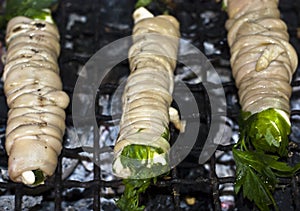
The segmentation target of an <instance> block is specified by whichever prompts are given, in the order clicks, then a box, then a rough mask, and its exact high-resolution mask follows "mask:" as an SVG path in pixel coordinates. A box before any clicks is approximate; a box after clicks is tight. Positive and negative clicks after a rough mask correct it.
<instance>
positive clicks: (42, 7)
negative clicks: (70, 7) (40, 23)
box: [0, 0, 57, 28]
mask: <svg viewBox="0 0 300 211" xmlns="http://www.w3.org/2000/svg"><path fill="white" fill-rule="evenodd" d="M56 4H57V0H6V6H5V12H4V15H3V16H1V17H0V26H1V27H2V28H3V27H5V25H6V23H7V22H8V21H9V20H10V19H12V18H13V17H16V16H26V17H28V18H33V19H39V20H46V18H47V17H49V15H50V16H51V14H50V12H51V9H53V8H54V7H55V5H56Z"/></svg>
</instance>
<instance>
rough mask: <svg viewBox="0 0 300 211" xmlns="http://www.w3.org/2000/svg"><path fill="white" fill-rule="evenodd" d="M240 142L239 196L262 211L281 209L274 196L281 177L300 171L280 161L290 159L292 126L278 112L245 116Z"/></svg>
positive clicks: (237, 147)
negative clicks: (271, 206)
mask: <svg viewBox="0 0 300 211" xmlns="http://www.w3.org/2000/svg"><path fill="white" fill-rule="evenodd" d="M240 121H241V122H240V139H239V141H238V143H237V144H236V145H235V146H234V147H233V150H232V152H233V156H234V160H235V163H236V181H235V192H236V193H239V192H240V191H241V190H242V191H243V196H244V197H246V198H248V199H249V200H251V201H254V203H255V204H256V205H257V207H258V208H259V209H260V210H269V206H270V205H273V206H274V207H275V209H278V208H277V205H276V202H275V200H274V198H273V196H272V192H273V191H274V189H275V187H276V185H277V183H278V180H277V177H290V176H292V175H294V174H295V173H296V171H298V170H299V169H300V163H299V164H297V165H295V166H293V167H292V166H289V165H288V164H287V163H286V162H283V161H279V160H281V159H283V158H284V157H286V156H287V153H288V150H287V146H288V135H289V133H290V125H289V124H288V123H287V122H286V120H285V119H284V118H283V117H282V116H281V114H280V113H278V112H277V111H276V110H275V109H267V110H264V111H261V112H260V113H257V114H253V115H250V114H249V113H248V112H247V113H246V112H243V113H242V118H241V120H240Z"/></svg>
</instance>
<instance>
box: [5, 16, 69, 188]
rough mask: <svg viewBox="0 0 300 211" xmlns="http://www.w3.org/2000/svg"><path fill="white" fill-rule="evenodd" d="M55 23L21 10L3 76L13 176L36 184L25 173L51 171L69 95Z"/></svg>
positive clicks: (10, 31) (11, 29) (10, 32)
mask: <svg viewBox="0 0 300 211" xmlns="http://www.w3.org/2000/svg"><path fill="white" fill-rule="evenodd" d="M59 39H60V38H59V32H58V29H57V27H56V26H55V25H54V24H51V23H49V22H47V21H41V20H33V19H30V18H27V17H22V16H18V17H15V18H13V19H11V20H10V21H9V23H8V25H7V31H6V45H7V55H6V59H5V63H6V64H5V68H4V73H3V76H2V79H3V81H4V92H5V95H6V97H7V104H8V106H9V112H8V120H7V128H6V143H5V147H6V151H7V154H8V155H9V162H8V172H9V176H10V178H11V180H13V181H15V182H23V183H25V184H29V185H32V184H30V183H28V181H26V179H24V177H23V176H22V174H23V173H24V172H28V171H34V170H41V171H42V172H43V174H44V176H45V177H46V176H51V175H52V174H53V173H54V171H55V169H56V165H57V157H58V155H59V154H60V152H61V149H62V144H61V142H62V137H63V135H64V131H65V111H64V109H65V108H66V107H67V106H68V104H69V97H68V95H67V94H66V93H65V92H63V91H62V82H61V79H60V77H59V67H58V64H57V58H58V56H59V53H60V44H59Z"/></svg>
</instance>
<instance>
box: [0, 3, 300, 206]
mask: <svg viewBox="0 0 300 211" xmlns="http://www.w3.org/2000/svg"><path fill="white" fill-rule="evenodd" d="M164 2H169V4H167V6H166V4H164V3H163V1H153V3H152V4H151V5H150V7H149V9H150V10H151V11H154V14H160V13H162V12H163V11H164V10H165V9H168V10H169V11H170V13H171V14H173V15H175V17H177V18H178V20H179V21H180V23H181V34H182V37H183V38H184V39H185V41H183V42H181V43H180V52H181V55H184V56H189V55H190V54H192V52H191V51H190V49H188V48H187V46H188V45H186V43H192V44H193V45H194V46H196V47H197V48H199V49H200V50H201V51H202V52H203V53H204V54H205V55H206V56H207V57H208V58H209V59H210V61H211V62H212V64H213V65H214V67H215V69H216V70H217V72H218V73H219V74H220V77H221V79H222V82H223V86H224V90H225V93H226V100H227V118H226V134H225V136H224V137H223V139H222V140H223V142H222V145H220V146H219V147H218V150H217V151H216V152H215V154H214V155H213V156H212V158H211V159H210V160H209V161H208V162H207V163H206V164H205V165H199V164H198V158H199V155H200V153H201V149H202V147H203V143H204V141H205V138H206V136H207V131H208V127H209V124H210V122H209V115H210V113H209V112H210V110H209V107H208V102H207V100H208V98H207V96H206V92H205V90H204V87H203V86H202V85H201V78H198V77H195V75H194V74H192V72H191V71H190V69H189V68H187V67H185V66H183V65H181V64H178V67H177V69H176V77H175V81H184V82H185V83H186V84H187V86H188V87H190V89H191V90H192V91H193V94H194V96H195V97H196V99H197V103H198V106H199V110H200V113H198V114H190V115H189V117H186V118H192V117H193V116H200V119H201V127H200V134H199V140H197V143H196V144H195V146H194V148H193V149H192V151H191V152H190V154H189V155H188V157H187V158H186V159H185V160H184V161H183V162H181V163H180V165H179V166H177V167H176V168H175V169H173V170H172V171H171V172H170V174H169V175H168V176H165V177H164V178H160V179H159V180H158V182H157V183H156V184H155V185H153V186H151V187H150V188H149V189H148V190H147V192H146V193H145V194H144V195H143V196H142V203H143V204H145V205H146V210H234V209H235V208H238V209H241V210H243V209H244V208H245V207H248V208H249V207H250V208H251V206H252V205H251V203H249V201H246V200H244V199H243V198H242V197H241V195H239V196H235V195H234V190H233V182H234V170H235V167H234V161H233V159H232V153H231V147H232V144H234V143H235V142H236V141H237V139H238V126H237V121H238V114H239V109H240V106H239V104H238V97H237V90H236V88H235V86H234V82H233V79H232V77H231V73H230V67H229V58H230V55H229V51H228V47H227V42H226V30H225V28H224V23H225V20H226V14H225V12H224V11H222V10H221V3H220V2H216V1H215V0H200V1H196V0H195V1H193V0H191V1H183V0H173V1H164ZM134 3H135V1H132V0H130V1H125V0H121V1H120V0H119V1H117V0H110V1H109V0H106V1H95V0H87V1H85V2H84V4H82V2H81V1H79V0H62V1H60V6H59V8H58V10H57V12H56V13H55V16H54V17H55V20H56V22H57V25H58V27H59V30H60V33H61V37H62V40H61V43H62V52H61V57H60V68H61V76H62V80H63V84H64V90H65V91H66V92H68V94H69V95H70V97H72V95H73V94H72V92H73V88H74V86H75V83H76V79H77V77H78V72H79V71H80V70H81V68H82V67H83V65H84V64H85V63H86V62H87V61H88V59H89V58H90V57H91V56H92V55H93V53H95V52H96V51H97V50H99V49H100V48H101V47H103V46H105V45H106V44H109V43H110V42H112V41H114V40H116V39H118V38H122V37H124V36H127V35H130V34H131V29H132V19H131V13H132V11H133V8H134ZM299 5H300V1H299V0H297V1H290V0H282V1H280V9H281V12H282V17H283V19H284V20H285V21H286V23H287V24H288V27H289V33H290V36H291V42H292V44H293V45H294V46H295V48H296V49H297V52H298V53H299V52H300V41H299V38H297V28H299V27H300V7H299ZM0 35H1V36H0V38H1V40H2V41H3V37H4V32H3V31H2V32H1V34H0ZM121 48H122V46H120V49H121ZM1 52H2V51H1ZM1 52H0V53H1ZM1 69H2V68H1ZM197 69H199V70H200V69H201V67H197ZM113 72H114V74H111V75H110V76H109V77H108V79H107V80H106V83H103V84H102V85H101V89H100V90H99V93H98V95H97V105H96V111H95V112H96V117H97V121H98V124H99V131H100V134H97V135H99V137H100V138H99V145H100V149H101V153H100V160H101V162H100V164H101V165H100V167H99V166H97V165H94V164H93V162H91V159H90V158H92V157H93V150H92V147H93V145H94V137H96V136H94V135H95V134H94V128H92V127H90V126H87V127H88V128H82V130H80V129H79V130H78V131H75V129H74V127H73V123H72V115H71V108H72V107H71V106H72V105H70V106H69V108H68V110H67V126H68V127H67V131H66V135H65V139H64V147H65V149H64V150H63V152H62V155H61V156H60V160H59V165H58V168H57V171H56V174H55V175H54V176H53V177H51V178H49V179H48V180H47V181H46V183H45V185H42V186H39V187H37V188H33V189H32V188H28V187H25V186H23V185H21V184H15V183H12V182H11V181H9V179H8V175H7V156H6V153H5V151H4V147H3V146H4V140H5V137H4V134H5V126H6V125H5V124H6V118H7V114H6V113H7V108H6V103H5V97H4V94H3V83H2V82H1V83H0V105H1V109H0V139H1V145H0V170H1V171H0V209H1V210H12V209H13V208H15V209H16V210H29V209H35V210H37V209H41V210H105V211H107V210H116V209H117V208H116V206H115V203H114V200H115V199H117V198H118V197H119V196H120V194H121V193H122V191H123V186H122V183H121V180H119V179H117V178H115V177H114V176H113V175H112V173H111V161H112V147H113V145H114V141H115V140H116V136H117V133H118V120H119V118H116V119H117V121H112V120H111V117H110V116H111V115H113V116H115V117H120V115H121V103H120V96H121V94H122V93H121V92H116V93H115V90H116V89H117V87H118V85H119V84H121V83H122V82H123V81H124V80H125V79H126V76H127V75H128V72H129V69H128V63H127V62H126V61H125V62H122V63H121V64H119V65H118V66H116V67H115V68H114V69H113ZM299 77H300V71H299V69H298V71H297V73H296V74H295V77H294V79H293V83H292V85H293V95H292V100H291V108H292V115H291V119H292V134H291V136H290V139H291V141H293V144H291V145H290V151H291V157H290V159H289V160H290V163H291V164H293V163H296V162H299V161H300V148H299V146H298V145H297V142H299V140H300V102H299V99H300V78H299ZM175 86H176V84H175ZM85 88H86V89H87V90H89V87H88V85H87V86H86V87H85ZM75 97H76V98H78V99H79V100H82V101H83V102H87V104H88V102H91V101H92V96H90V95H86V94H80V93H79V94H78V95H77V96H75ZM177 97H181V98H182V99H184V100H185V101H186V102H187V103H188V102H189V101H190V99H189V98H187V97H186V96H185V95H180V96H177ZM86 109H89V108H82V113H85V112H87V110H86ZM183 118H185V117H183ZM86 131H89V132H86ZM171 131H172V135H173V136H174V137H176V133H175V130H174V128H173V129H172V128H171ZM82 146H84V149H85V150H83V149H82ZM89 150H90V151H89ZM280 186H281V187H280V188H278V189H277V191H276V192H275V200H276V201H277V202H278V205H279V208H283V209H284V210H299V209H300V202H299V201H298V199H299V186H300V185H299V180H298V177H294V178H293V179H292V180H290V179H285V180H280Z"/></svg>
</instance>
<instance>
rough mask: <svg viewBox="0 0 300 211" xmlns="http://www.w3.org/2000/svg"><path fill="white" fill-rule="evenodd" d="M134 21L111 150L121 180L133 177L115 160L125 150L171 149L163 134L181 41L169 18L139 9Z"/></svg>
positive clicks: (172, 18) (177, 27) (165, 151)
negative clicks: (120, 110) (141, 147)
mask: <svg viewBox="0 0 300 211" xmlns="http://www.w3.org/2000/svg"><path fill="white" fill-rule="evenodd" d="M133 17H134V20H135V26H134V28H133V44H132V46H131V48H130V50H129V53H128V56H129V65H130V70H131V73H130V75H129V77H128V79H127V82H126V86H125V89H124V93H123V97H122V103H123V114H122V117H121V121H120V131H119V136H118V139H117V142H116V145H115V148H114V152H115V162H114V164H113V170H114V173H115V174H116V175H117V176H120V177H127V176H130V174H132V172H129V171H128V169H126V168H125V167H123V166H122V164H121V162H120V161H119V160H118V159H120V155H121V153H122V150H123V149H124V147H126V146H128V145H135V144H136V145H144V146H151V147H154V148H160V149H162V150H163V152H164V153H167V151H168V150H169V148H170V144H169V142H168V140H166V139H165V138H162V134H164V132H166V128H167V130H168V125H169V122H170V114H169V109H170V105H171V102H172V92H173V86H174V79H173V78H174V69H175V67H176V57H177V49H178V41H179V37H180V33H179V23H178V21H177V20H176V19H175V18H174V17H172V16H169V15H160V16H156V17H153V15H152V14H151V13H149V12H148V11H146V10H145V9H144V8H139V9H137V10H136V11H135V12H134V14H133ZM176 114H177V113H176ZM177 116H178V114H177ZM133 176H134V175H133Z"/></svg>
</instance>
